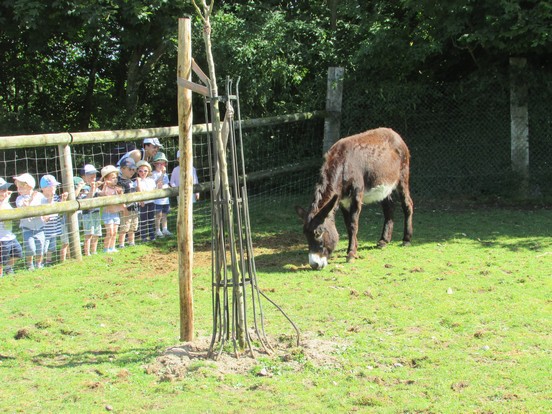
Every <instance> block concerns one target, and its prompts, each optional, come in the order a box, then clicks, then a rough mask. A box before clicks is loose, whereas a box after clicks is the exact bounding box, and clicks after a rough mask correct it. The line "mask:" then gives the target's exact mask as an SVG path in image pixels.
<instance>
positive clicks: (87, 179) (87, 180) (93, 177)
mask: <svg viewBox="0 0 552 414" xmlns="http://www.w3.org/2000/svg"><path fill="white" fill-rule="evenodd" d="M82 178H83V180H84V182H85V183H86V184H92V183H93V182H94V181H96V174H84V175H83V176H82Z"/></svg>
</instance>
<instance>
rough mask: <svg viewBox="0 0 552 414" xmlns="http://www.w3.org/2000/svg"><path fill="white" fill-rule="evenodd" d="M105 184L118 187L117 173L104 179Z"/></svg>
mask: <svg viewBox="0 0 552 414" xmlns="http://www.w3.org/2000/svg"><path fill="white" fill-rule="evenodd" d="M104 183H106V184H107V185H110V186H115V185H117V173H115V172H113V173H111V174H107V175H106V176H105V177H104Z"/></svg>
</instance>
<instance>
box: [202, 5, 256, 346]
mask: <svg viewBox="0 0 552 414" xmlns="http://www.w3.org/2000/svg"><path fill="white" fill-rule="evenodd" d="M213 2H214V0H211V4H210V5H208V4H207V2H206V0H202V6H203V12H201V10H200V9H199V7H197V5H196V3H195V0H193V3H194V6H195V7H196V9H197V10H198V12H199V13H200V15H201V18H202V20H203V40H204V42H205V53H206V57H207V65H208V67H209V79H210V97H211V108H212V118H213V119H212V124H213V133H214V140H215V145H216V150H217V158H218V171H219V173H220V176H219V177H218V179H219V180H220V191H221V195H222V200H221V201H223V210H224V213H223V214H224V219H225V220H224V221H225V223H227V225H228V226H229V228H228V229H227V230H228V235H229V239H230V243H229V249H230V256H231V262H232V279H233V301H234V311H235V312H236V340H237V342H238V345H239V347H240V348H241V349H244V348H245V343H246V337H245V335H246V332H245V306H244V303H243V292H242V286H241V282H242V277H244V276H243V275H240V273H239V267H238V258H237V252H236V246H235V245H233V244H232V240H234V236H233V226H234V218H233V211H232V204H231V203H230V201H231V199H232V194H231V191H230V183H229V179H228V165H227V162H226V145H227V142H226V140H225V139H224V138H223V134H222V127H221V120H220V108H219V94H218V87H217V76H216V71H215V61H214V58H213V52H212V44H211V22H210V16H211V12H212V10H213ZM215 180H217V179H215ZM219 231H221V229H219ZM219 273H220V272H217V274H219Z"/></svg>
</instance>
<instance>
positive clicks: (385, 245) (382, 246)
mask: <svg viewBox="0 0 552 414" xmlns="http://www.w3.org/2000/svg"><path fill="white" fill-rule="evenodd" d="M376 247H377V248H378V249H383V248H384V247H387V242H386V241H385V240H380V241H379V242H378V244H377V245H376Z"/></svg>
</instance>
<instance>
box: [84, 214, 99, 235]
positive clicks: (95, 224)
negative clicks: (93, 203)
mask: <svg viewBox="0 0 552 414" xmlns="http://www.w3.org/2000/svg"><path fill="white" fill-rule="evenodd" d="M82 227H83V229H84V235H85V236H98V237H102V220H101V217H100V212H99V211H94V212H92V213H87V212H84V211H83V212H82Z"/></svg>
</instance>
